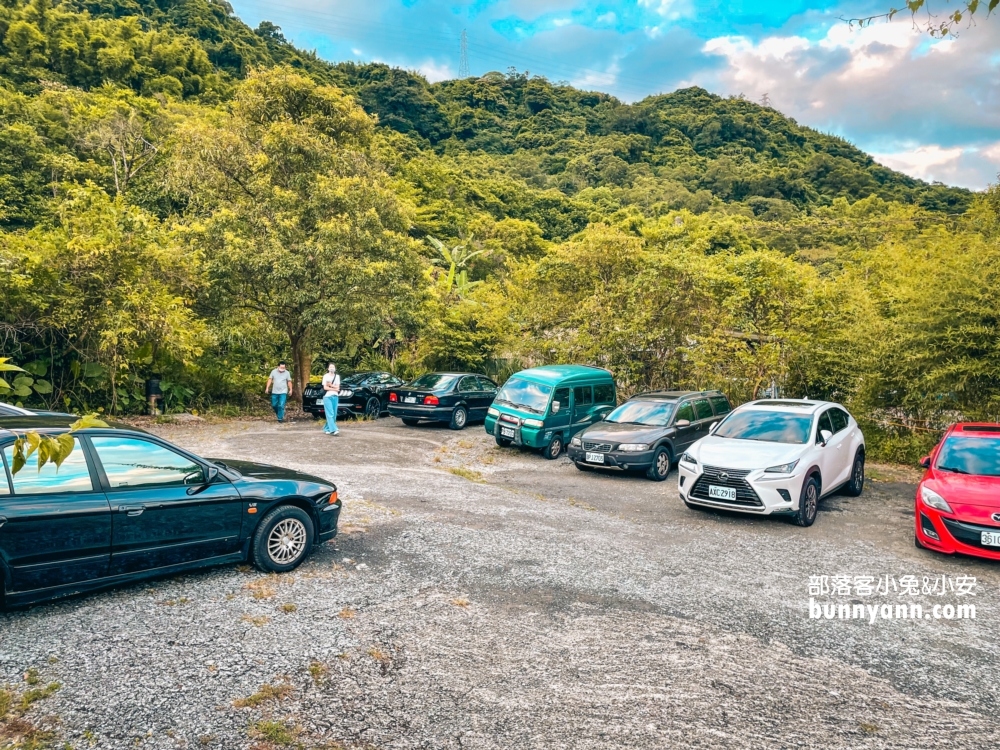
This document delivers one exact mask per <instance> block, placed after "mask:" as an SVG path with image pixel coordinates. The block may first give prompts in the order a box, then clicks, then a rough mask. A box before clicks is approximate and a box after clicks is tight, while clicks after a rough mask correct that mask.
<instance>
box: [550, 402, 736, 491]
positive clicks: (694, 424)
mask: <svg viewBox="0 0 1000 750" xmlns="http://www.w3.org/2000/svg"><path fill="white" fill-rule="evenodd" d="M730 411H732V407H731V406H730V405H729V399H727V398H726V397H725V396H724V395H723V394H722V393H720V392H719V391H655V392H652V393H643V394H640V395H638V396H633V397H632V398H631V399H629V400H628V401H626V402H625V403H624V404H622V405H621V406H619V407H618V408H617V409H615V410H614V411H613V412H611V413H610V414H608V416H606V417H605V418H604V419H603V420H601V421H600V422H598V423H596V424H594V425H591V426H590V427H587V428H586V429H585V430H583V432H581V433H579V434H578V435H576V436H574V437H573V439H572V440H570V442H569V457H570V458H571V459H572V460H573V463H575V464H576V467H577V468H578V469H581V470H583V469H589V468H597V469H614V470H619V471H622V470H623V471H644V472H646V476H647V477H649V478H650V479H652V480H654V481H657V482H662V481H663V480H664V479H666V478H667V475H668V474H670V467H671V466H672V465H673V463H674V461H675V460H676V458H677V456H679V455H680V454H681V453H683V452H684V450H685V449H686V448H687V447H688V446H689V445H691V444H692V443H693V442H694V441H695V440H698V439H699V438H702V437H704V436H705V435H707V434H708V428H709V427H710V426H711V424H712V422H713V420H719V419H721V418H722V417H724V416H725V415H726V414H728V413H729V412H730Z"/></svg>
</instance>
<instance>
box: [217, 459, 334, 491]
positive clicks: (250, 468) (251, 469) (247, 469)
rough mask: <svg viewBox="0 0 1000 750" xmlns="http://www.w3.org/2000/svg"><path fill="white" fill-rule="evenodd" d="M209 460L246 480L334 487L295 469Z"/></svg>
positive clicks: (226, 460) (325, 481)
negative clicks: (306, 483) (287, 481)
mask: <svg viewBox="0 0 1000 750" xmlns="http://www.w3.org/2000/svg"><path fill="white" fill-rule="evenodd" d="M208 460H209V461H215V462H217V463H220V464H222V465H223V466H228V467H230V468H232V469H236V471H238V472H239V473H240V474H242V475H243V476H244V477H245V478H251V479H261V480H276V479H286V480H290V481H293V482H312V483H314V484H325V485H329V486H331V487H332V486H333V482H330V481H328V480H326V479H320V478H319V477H315V476H313V475H312V474H306V473H304V472H301V471H295V469H286V468H284V467H283V466H271V465H270V464H259V463H257V462H256V461H234V460H233V459H231V458H210V459H208Z"/></svg>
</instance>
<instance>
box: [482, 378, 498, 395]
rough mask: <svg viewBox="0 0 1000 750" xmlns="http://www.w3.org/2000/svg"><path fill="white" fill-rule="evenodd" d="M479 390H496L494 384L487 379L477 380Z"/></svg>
mask: <svg viewBox="0 0 1000 750" xmlns="http://www.w3.org/2000/svg"><path fill="white" fill-rule="evenodd" d="M479 389H480V390H483V391H486V392H490V391H495V390H496V389H497V386H496V383H494V382H493V381H492V380H490V379H489V378H479Z"/></svg>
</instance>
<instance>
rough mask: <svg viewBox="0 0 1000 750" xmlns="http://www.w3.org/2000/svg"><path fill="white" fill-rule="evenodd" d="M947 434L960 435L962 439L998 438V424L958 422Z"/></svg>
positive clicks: (999, 430)
mask: <svg viewBox="0 0 1000 750" xmlns="http://www.w3.org/2000/svg"><path fill="white" fill-rule="evenodd" d="M948 434H950V435H958V434H961V435H962V437H980V436H981V437H998V436H1000V424H997V423H996V422H958V423H957V424H954V425H952V427H951V430H949V431H948Z"/></svg>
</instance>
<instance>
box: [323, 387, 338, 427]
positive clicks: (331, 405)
mask: <svg viewBox="0 0 1000 750" xmlns="http://www.w3.org/2000/svg"><path fill="white" fill-rule="evenodd" d="M339 403H340V396H337V395H330V394H329V393H328V394H327V395H325V396H323V411H324V412H326V427H324V428H323V432H326V433H329V434H331V435H335V434H336V433H337V432H339V430H338V429H337V405H338V404H339Z"/></svg>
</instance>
